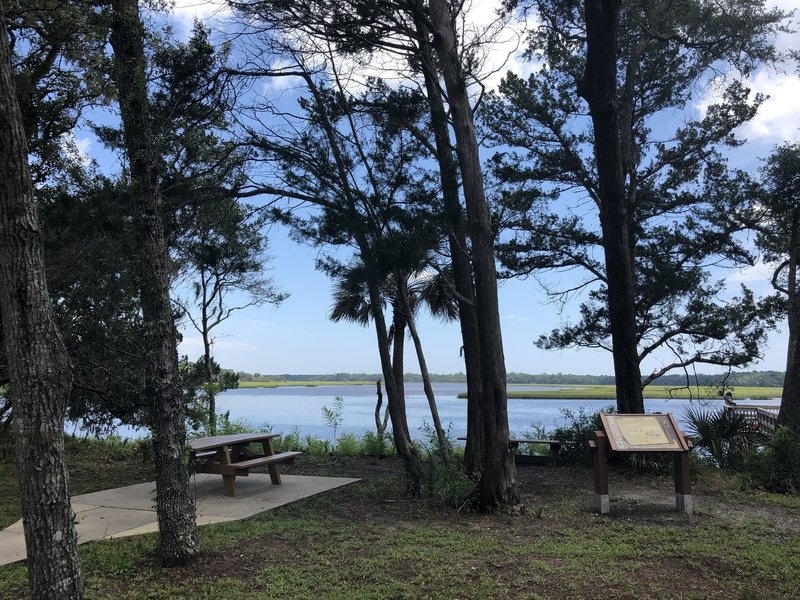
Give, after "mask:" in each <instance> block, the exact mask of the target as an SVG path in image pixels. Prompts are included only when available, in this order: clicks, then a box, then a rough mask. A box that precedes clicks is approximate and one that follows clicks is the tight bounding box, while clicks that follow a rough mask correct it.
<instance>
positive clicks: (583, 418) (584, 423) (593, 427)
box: [552, 405, 616, 461]
mask: <svg viewBox="0 0 800 600" xmlns="http://www.w3.org/2000/svg"><path fill="white" fill-rule="evenodd" d="M560 412H561V417H562V418H563V419H565V420H566V421H567V424H566V425H564V426H562V427H557V428H556V429H555V430H554V431H553V433H552V437H553V439H555V440H562V439H563V440H571V441H573V442H575V447H574V448H575V449H574V452H575V456H576V457H579V458H581V459H583V460H585V461H588V460H590V459H591V453H590V452H589V440H590V439H592V437H593V436H594V432H595V431H597V430H598V429H602V423H601V422H600V414H601V413H613V412H616V409H615V408H614V406H611V405H609V406H607V407H606V408H604V409H600V410H599V411H597V412H589V411H588V410H587V409H586V407H584V406H581V407H579V408H578V410H577V411H573V410H571V409H569V408H562V409H561V411H560Z"/></svg>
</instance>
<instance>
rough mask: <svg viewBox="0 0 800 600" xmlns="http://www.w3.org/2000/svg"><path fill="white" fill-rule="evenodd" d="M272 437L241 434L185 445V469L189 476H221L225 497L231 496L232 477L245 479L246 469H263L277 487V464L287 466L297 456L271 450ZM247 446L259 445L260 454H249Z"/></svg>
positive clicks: (196, 440)
mask: <svg viewBox="0 0 800 600" xmlns="http://www.w3.org/2000/svg"><path fill="white" fill-rule="evenodd" d="M275 437H278V434H276V433H241V434H236V435H215V436H211V437H204V438H197V439H194V440H192V441H191V442H189V450H190V452H191V456H190V460H189V469H190V471H191V472H192V473H217V474H220V475H222V481H223V484H224V486H225V495H226V496H235V495H236V488H235V486H234V482H235V480H236V477H237V476H239V477H247V476H248V475H249V474H250V469H251V468H253V467H259V466H261V465H267V467H268V469H269V476H270V480H271V481H272V483H273V484H274V485H280V483H281V474H280V472H279V471H278V465H279V464H280V463H287V464H291V463H293V462H294V459H295V458H297V457H298V456H299V455H300V454H301V453H300V452H277V453H276V452H275V450H274V448H273V446H272V440H273V438H275ZM250 444H260V445H261V449H262V454H257V453H254V452H252V451H251V450H250Z"/></svg>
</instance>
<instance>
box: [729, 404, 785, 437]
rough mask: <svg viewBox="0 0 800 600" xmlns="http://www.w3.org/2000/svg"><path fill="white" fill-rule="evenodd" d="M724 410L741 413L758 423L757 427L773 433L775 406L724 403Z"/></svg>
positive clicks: (775, 422)
mask: <svg viewBox="0 0 800 600" xmlns="http://www.w3.org/2000/svg"><path fill="white" fill-rule="evenodd" d="M725 410H729V411H732V412H734V413H736V414H739V415H743V416H744V418H745V419H748V420H750V421H752V422H753V423H758V428H759V429H760V430H761V431H763V432H765V433H775V429H777V427H778V410H779V409H778V407H777V406H754V405H749V406H742V405H726V406H725Z"/></svg>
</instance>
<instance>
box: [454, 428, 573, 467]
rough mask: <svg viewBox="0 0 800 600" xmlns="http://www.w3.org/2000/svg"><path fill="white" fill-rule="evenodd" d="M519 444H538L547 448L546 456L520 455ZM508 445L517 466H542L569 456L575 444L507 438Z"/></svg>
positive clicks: (460, 438) (464, 439)
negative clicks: (512, 451)
mask: <svg viewBox="0 0 800 600" xmlns="http://www.w3.org/2000/svg"><path fill="white" fill-rule="evenodd" d="M458 439H459V440H462V441H466V439H467V436H465V435H464V436H461V437H459V438H458ZM520 444H531V445H534V444H538V445H542V446H547V447H548V449H549V452H548V454H521V453H520V452H519V446H520ZM508 445H509V446H510V447H511V448H512V449H513V450H514V460H515V461H516V463H517V464H543V463H549V462H553V461H555V460H556V459H557V458H559V457H561V456H564V455H571V454H572V453H573V451H574V450H575V442H573V441H572V440H549V439H541V440H540V439H530V438H509V439H508Z"/></svg>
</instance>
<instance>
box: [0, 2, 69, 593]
mask: <svg viewBox="0 0 800 600" xmlns="http://www.w3.org/2000/svg"><path fill="white" fill-rule="evenodd" d="M0 24H2V25H3V28H2V31H0V140H1V141H0V320H2V323H3V334H4V338H5V347H6V354H7V359H8V367H9V386H8V395H9V399H10V402H11V404H12V405H13V406H14V430H15V432H16V450H17V468H18V470H19V486H20V496H21V500H22V513H23V516H24V519H23V527H24V532H25V545H26V548H27V554H28V582H29V586H30V592H31V597H32V598H36V599H37V600H38V599H40V598H41V599H50V598H52V599H54V600H55V599H59V598H69V599H79V598H83V581H82V580H81V572H80V564H79V562H78V547H77V536H76V534H75V525H74V519H75V514H74V513H73V512H72V505H71V503H70V498H69V486H68V476H67V469H66V464H65V463H64V413H65V410H66V406H67V400H68V399H69V394H70V389H71V387H72V371H71V365H70V363H69V358H68V356H67V351H66V348H65V347H64V342H63V341H62V338H61V333H60V332H59V330H58V327H57V326H56V324H55V320H54V316H53V310H52V306H51V302H50V296H49V294H48V291H47V282H46V280H45V265H44V248H43V245H42V232H41V229H40V228H39V221H38V216H37V212H36V201H35V199H34V196H33V185H32V183H31V175H30V170H29V167H28V145H27V140H26V138H25V131H24V128H23V125H22V113H21V111H20V108H19V104H18V103H17V99H16V92H15V89H14V80H13V74H12V71H11V53H10V49H9V46H8V38H7V37H6V20H5V7H4V6H3V4H2V2H0Z"/></svg>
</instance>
